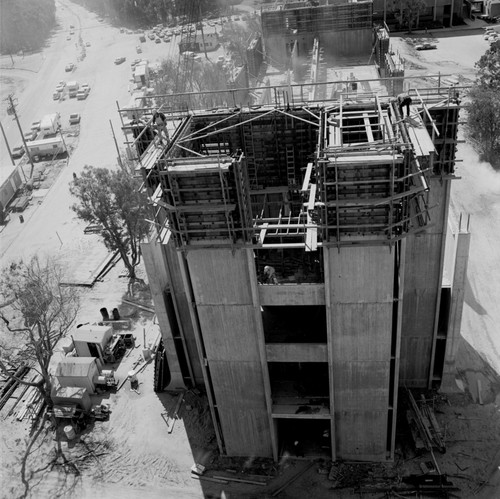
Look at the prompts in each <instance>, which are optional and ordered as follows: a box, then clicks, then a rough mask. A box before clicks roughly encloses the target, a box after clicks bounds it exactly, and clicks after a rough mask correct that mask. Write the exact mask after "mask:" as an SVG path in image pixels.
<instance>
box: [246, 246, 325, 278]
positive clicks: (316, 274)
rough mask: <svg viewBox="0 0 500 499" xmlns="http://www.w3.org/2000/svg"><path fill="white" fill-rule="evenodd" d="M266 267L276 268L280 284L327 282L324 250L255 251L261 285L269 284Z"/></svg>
mask: <svg viewBox="0 0 500 499" xmlns="http://www.w3.org/2000/svg"><path fill="white" fill-rule="evenodd" d="M286 242H288V240H287V241H286ZM266 265H267V266H270V267H273V268H274V270H275V272H276V279H277V282H278V284H300V283H323V282H324V280H325V279H324V273H323V272H324V271H323V250H322V248H318V249H317V250H316V251H304V249H303V248H287V249H263V250H255V266H256V270H257V279H258V281H259V283H261V284H268V282H267V279H266V276H265V274H264V267H266ZM269 284H270V283H269Z"/></svg>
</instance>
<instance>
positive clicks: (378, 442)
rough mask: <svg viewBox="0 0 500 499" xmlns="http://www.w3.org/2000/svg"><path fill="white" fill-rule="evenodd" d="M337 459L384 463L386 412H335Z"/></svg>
mask: <svg viewBox="0 0 500 499" xmlns="http://www.w3.org/2000/svg"><path fill="white" fill-rule="evenodd" d="M335 426H336V436H337V438H336V447H337V459H346V460H359V461H385V460H386V440H387V438H386V436H387V411H385V412H377V411H363V412H354V411H350V412H337V411H335Z"/></svg>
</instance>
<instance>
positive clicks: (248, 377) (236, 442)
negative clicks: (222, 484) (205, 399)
mask: <svg viewBox="0 0 500 499" xmlns="http://www.w3.org/2000/svg"><path fill="white" fill-rule="evenodd" d="M208 368H209V370H210V374H211V378H212V382H213V387H214V395H215V400H216V403H217V406H218V407H219V415H220V421H221V426H222V432H223V434H224V443H225V446H226V452H227V454H228V455H230V456H249V455H250V456H256V457H257V456H258V457H271V456H272V448H271V435H270V427H269V424H270V423H269V418H268V414H267V409H266V401H265V397H264V385H263V379H262V372H261V366H260V363H259V362H241V361H236V362H232V361H219V360H212V361H210V362H209V364H208Z"/></svg>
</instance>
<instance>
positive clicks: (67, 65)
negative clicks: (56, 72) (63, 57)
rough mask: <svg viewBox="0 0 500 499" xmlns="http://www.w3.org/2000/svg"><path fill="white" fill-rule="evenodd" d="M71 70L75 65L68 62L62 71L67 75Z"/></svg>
mask: <svg viewBox="0 0 500 499" xmlns="http://www.w3.org/2000/svg"><path fill="white" fill-rule="evenodd" d="M73 69H75V65H74V64H73V63H72V62H70V63H69V64H66V67H65V68H64V71H66V73H69V72H70V71H73Z"/></svg>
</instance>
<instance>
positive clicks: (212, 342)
mask: <svg viewBox="0 0 500 499" xmlns="http://www.w3.org/2000/svg"><path fill="white" fill-rule="evenodd" d="M249 251H251V250H249V249H247V248H238V249H231V248H213V249H212V248H203V249H201V248H200V249H194V248H193V249H190V250H188V252H187V255H186V260H187V263H188V268H189V276H190V280H191V285H192V289H193V294H194V302H195V303H194V307H195V309H196V314H197V317H198V320H199V324H200V331H201V336H202V339H203V345H204V349H205V354H206V366H207V367H206V368H207V370H208V371H209V373H210V378H211V381H212V387H213V394H214V399H215V404H216V405H217V410H218V414H219V417H220V425H221V429H222V434H223V439H224V444H225V449H226V453H227V454H228V455H230V456H248V455H252V456H258V457H273V448H272V429H271V426H272V424H271V419H270V417H269V410H268V403H267V401H266V384H265V380H264V373H263V365H262V362H263V360H262V356H261V354H262V345H261V340H260V338H259V334H262V333H259V331H262V330H261V328H262V324H260V325H259V324H258V320H259V319H260V321H261V320H262V319H261V318H258V317H257V314H256V313H255V300H256V299H257V297H256V294H255V290H253V292H252V279H255V275H250V267H249V263H248V258H249V256H248V254H247V253H248V252H249Z"/></svg>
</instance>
